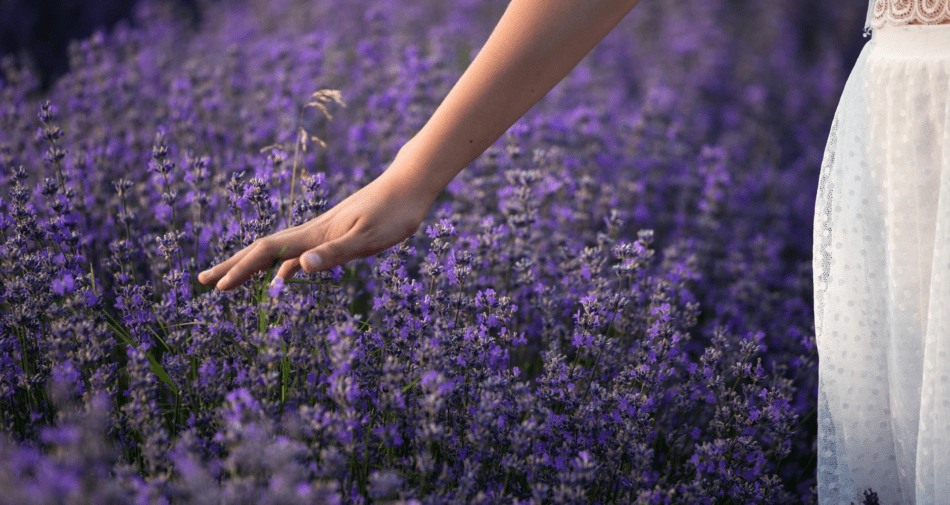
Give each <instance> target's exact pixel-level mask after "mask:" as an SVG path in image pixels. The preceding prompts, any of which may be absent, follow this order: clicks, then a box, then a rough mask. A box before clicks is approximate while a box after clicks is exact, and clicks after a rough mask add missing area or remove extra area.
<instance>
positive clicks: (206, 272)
mask: <svg viewBox="0 0 950 505" xmlns="http://www.w3.org/2000/svg"><path fill="white" fill-rule="evenodd" d="M205 275H211V269H210V268H209V269H208V270H205V271H204V272H201V273H200V274H198V277H204V276H205Z"/></svg>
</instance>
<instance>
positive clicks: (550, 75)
mask: <svg viewBox="0 0 950 505" xmlns="http://www.w3.org/2000/svg"><path fill="white" fill-rule="evenodd" d="M638 2H639V0H512V1H511V3H510V4H509V5H508V7H507V9H506V10H505V13H504V14H503V15H502V17H501V20H500V21H499V22H498V25H497V26H495V29H494V30H493V31H492V34H491V36H489V38H488V40H487V41H486V42H485V45H484V47H483V48H482V50H481V51H479V53H478V55H477V56H476V57H475V60H474V61H472V63H471V65H469V67H468V69H467V70H466V71H465V73H464V74H462V77H461V78H460V79H459V81H458V82H457V83H456V84H455V86H454V87H453V88H452V90H451V91H450V92H449V94H448V95H447V96H446V97H445V100H443V101H442V104H441V105H439V107H438V109H436V111H435V113H434V114H433V115H432V117H431V118H430V119H429V121H428V122H427V123H426V124H425V126H424V127H423V128H422V129H421V130H420V131H419V133H417V134H416V135H415V136H414V137H413V138H412V139H411V140H410V141H409V142H408V143H407V144H406V145H405V146H403V149H402V150H401V151H400V154H399V157H403V158H404V160H403V161H405V162H404V163H400V164H399V166H398V170H400V171H401V174H402V175H401V176H400V177H401V178H402V177H406V178H408V179H409V180H412V181H413V182H414V183H415V184H420V185H422V186H424V187H425V191H426V192H427V194H428V195H429V196H431V198H432V200H435V197H436V196H438V194H439V193H440V192H441V191H442V190H443V189H445V187H446V186H447V185H448V184H449V182H451V180H452V179H453V178H454V177H455V176H456V175H457V174H458V173H459V172H461V171H462V169H463V168H465V167H466V166H468V164H469V163H471V162H472V161H473V160H475V158H477V157H478V156H479V155H480V154H481V153H483V152H484V151H485V149H488V147H489V146H491V145H492V144H494V143H495V141H496V140H498V137H500V136H501V135H502V134H503V133H504V132H505V131H507V130H508V128H509V127H511V125H512V124H514V123H515V121H517V120H518V119H519V118H521V116H523V115H524V113H525V112H527V111H528V109H530V108H531V107H532V106H534V104H535V103H537V102H538V100H540V99H541V97H543V96H544V95H546V94H547V93H548V91H550V90H551V88H553V87H554V86H555V85H556V84H557V83H558V82H560V81H561V80H562V79H563V78H564V76H566V75H567V74H568V73H569V72H570V71H571V70H572V69H573V68H574V67H575V66H577V64H578V63H579V62H580V61H581V60H582V59H583V58H584V56H586V55H587V54H588V53H589V52H590V51H591V49H593V48H594V46H596V45H597V44H598V43H599V42H600V41H601V40H603V38H604V37H605V36H606V35H607V34H608V33H610V31H611V30H612V29H613V28H614V27H615V26H617V24H619V23H620V21H621V20H622V19H623V18H624V17H625V16H626V15H627V13H628V12H630V10H632V9H633V7H634V6H636V4H637V3H638Z"/></svg>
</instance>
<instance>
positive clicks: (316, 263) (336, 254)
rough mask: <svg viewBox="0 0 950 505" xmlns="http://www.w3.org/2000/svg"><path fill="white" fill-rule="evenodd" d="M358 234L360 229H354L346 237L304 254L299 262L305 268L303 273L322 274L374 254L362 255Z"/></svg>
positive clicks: (321, 245) (323, 244) (325, 243)
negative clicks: (324, 271) (357, 238)
mask: <svg viewBox="0 0 950 505" xmlns="http://www.w3.org/2000/svg"><path fill="white" fill-rule="evenodd" d="M357 233H359V231H358V229H357V228H356V227H353V228H351V229H350V231H349V232H347V233H346V235H343V236H342V237H340V238H337V239H334V240H331V241H329V242H324V243H322V244H320V245H318V246H317V247H314V248H313V249H310V250H309V251H307V252H305V253H304V254H302V255H301V256H300V258H299V261H298V262H299V263H300V264H301V266H302V267H303V271H304V272H307V273H308V274H312V273H316V272H321V271H323V270H329V269H331V268H333V267H335V266H339V265H342V264H343V263H346V262H347V261H350V260H353V259H356V258H362V257H364V256H368V255H369V254H372V253H366V254H360V251H359V249H358V246H359V243H358V241H357V240H355V238H356V235H357Z"/></svg>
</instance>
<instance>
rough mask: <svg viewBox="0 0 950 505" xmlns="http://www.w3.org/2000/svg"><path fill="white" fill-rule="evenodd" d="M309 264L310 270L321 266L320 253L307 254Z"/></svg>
mask: <svg viewBox="0 0 950 505" xmlns="http://www.w3.org/2000/svg"><path fill="white" fill-rule="evenodd" d="M305 261H306V262H307V266H308V267H309V268H310V270H316V269H318V268H320V255H319V254H317V253H310V254H308V255H307V257H306V260H305Z"/></svg>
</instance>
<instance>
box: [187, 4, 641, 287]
mask: <svg viewBox="0 0 950 505" xmlns="http://www.w3.org/2000/svg"><path fill="white" fill-rule="evenodd" d="M637 3H639V0H512V1H511V3H509V4H508V7H507V9H506V10H505V13H504V14H503V15H502V17H501V20H499V22H498V24H497V25H496V26H495V29H494V30H493V31H492V33H491V35H490V36H489V38H488V40H487V41H486V42H485V46H484V47H483V48H482V49H481V50H480V51H479V52H478V55H477V56H476V57H475V59H474V60H473V61H472V63H471V65H469V67H468V69H466V71H465V73H464V74H462V77H461V78H460V79H459V81H458V82H457V83H456V84H455V86H454V87H453V88H452V90H451V91H450V92H449V94H448V95H447V96H446V98H445V100H443V102H442V103H441V104H440V105H439V108H438V109H436V111H435V113H434V114H433V115H432V117H431V118H430V119H429V121H428V122H427V123H426V125H425V126H424V127H423V128H422V129H421V130H420V131H419V133H418V134H416V136H414V137H413V138H412V139H411V140H409V141H408V142H407V143H406V144H405V145H404V146H403V147H402V149H400V151H399V153H398V154H397V155H396V159H395V160H394V161H393V163H392V164H391V165H390V166H389V168H388V169H387V170H386V171H385V172H383V174H381V175H380V176H379V177H377V178H376V179H375V180H373V181H372V182H371V183H369V184H367V185H366V186H364V187H363V188H361V189H360V190H359V191H357V192H356V193H353V194H352V195H350V196H349V197H348V198H346V199H345V200H343V201H342V202H340V203H339V204H338V205H336V206H335V207H333V208H332V209H330V210H328V211H327V212H325V213H323V214H322V215H320V216H318V217H316V218H314V219H312V220H311V221H308V222H307V223H304V224H301V225H299V226H295V227H293V228H289V229H286V230H282V231H279V232H277V233H274V234H271V235H268V236H266V237H263V238H260V239H258V240H256V241H255V242H254V243H253V244H251V245H249V246H248V247H246V248H244V249H242V250H241V251H239V252H237V253H236V254H234V255H233V256H231V257H230V258H228V259H227V260H226V261H224V262H222V263H219V264H217V265H215V266H213V267H212V268H210V269H209V270H206V271H204V272H202V273H201V274H199V275H198V282H201V283H202V284H204V285H206V286H207V285H212V284H214V285H215V287H216V288H217V289H219V290H221V291H230V290H232V289H235V288H237V287H238V286H240V285H242V284H244V283H245V282H247V281H248V280H249V279H251V277H253V276H254V275H255V274H256V273H258V272H260V271H262V270H265V269H267V268H269V267H270V265H271V262H272V261H273V260H274V258H277V257H278V253H280V250H281V248H283V247H285V246H286V250H285V251H284V253H283V255H282V256H281V258H288V259H286V260H285V261H284V262H283V264H282V265H281V267H280V269H279V270H278V272H277V275H276V277H280V278H283V279H284V280H285V281H287V280H290V279H292V278H293V276H294V275H295V274H296V273H297V272H298V271H300V270H301V269H302V270H304V271H305V272H307V273H314V272H319V271H323V270H327V269H330V268H333V267H336V266H338V265H341V264H343V263H346V262H348V261H352V260H354V259H358V258H365V257H367V256H371V255H375V254H378V253H380V252H382V251H385V250H386V249H389V248H390V247H392V246H394V245H396V244H398V243H400V242H402V241H404V240H405V239H407V238H409V236H411V235H412V234H413V233H415V232H416V230H418V228H419V226H420V225H421V224H422V220H423V219H424V218H425V216H426V214H427V212H428V210H429V207H430V206H431V205H432V203H433V202H434V201H435V199H436V197H437V196H438V195H439V193H441V192H442V190H444V189H445V187H446V186H448V184H449V182H451V181H452V179H454V178H455V176H456V175H458V173H459V172H461V171H462V169H464V168H465V167H466V166H468V164H469V163H471V162H472V161H474V160H475V158H477V157H478V156H480V155H481V154H482V153H483V152H484V151H485V150H486V149H488V147H490V146H491V145H492V144H494V143H495V141H496V140H498V138H499V137H501V135H502V134H504V133H505V131H507V130H508V128H510V127H511V125H513V124H514V123H515V122H516V121H517V120H518V119H520V118H521V116H523V115H524V113H525V112H527V111H528V110H529V109H530V108H531V107H533V106H534V104H536V103H537V102H538V101H539V100H540V99H541V98H542V97H544V95H546V94H547V93H548V91H550V90H551V88H553V87H554V86H555V85H556V84H557V83H559V82H560V81H561V80H562V79H563V78H564V77H565V76H566V75H567V74H568V73H569V72H570V71H571V70H573V69H574V67H576V66H577V64H578V63H579V62H580V61H581V59H583V58H584V56H586V55H587V54H588V53H589V52H590V51H591V50H592V49H593V48H594V46H596V45H597V44H598V43H599V42H600V41H601V40H603V38H604V37H606V36H607V34H608V33H610V31H611V30H613V28H614V27H615V26H617V25H618V24H619V23H620V21H621V20H623V18H624V17H625V16H626V15H627V14H628V13H629V12H630V11H631V10H632V9H633V8H634V7H635V6H636V5H637ZM311 252H315V253H317V254H319V256H320V257H321V259H322V262H321V265H320V266H319V267H317V268H311V267H310V266H309V265H305V264H303V263H302V260H303V259H304V256H305V255H306V254H307V253H311Z"/></svg>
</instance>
